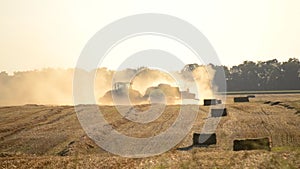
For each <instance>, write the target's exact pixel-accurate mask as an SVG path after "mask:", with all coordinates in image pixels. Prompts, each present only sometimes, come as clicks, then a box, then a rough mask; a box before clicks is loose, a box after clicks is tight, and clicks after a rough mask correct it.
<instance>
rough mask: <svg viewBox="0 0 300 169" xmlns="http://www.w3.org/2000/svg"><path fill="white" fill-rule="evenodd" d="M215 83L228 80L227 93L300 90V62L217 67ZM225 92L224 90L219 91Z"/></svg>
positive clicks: (289, 61)
mask: <svg viewBox="0 0 300 169" xmlns="http://www.w3.org/2000/svg"><path fill="white" fill-rule="evenodd" d="M212 67H213V68H214V69H215V71H216V72H215V76H214V83H216V84H217V83H218V80H220V79H223V78H221V77H224V74H225V78H226V83H227V91H268V90H300V62H299V59H297V58H290V59H288V61H285V62H278V60H277V59H273V60H268V61H258V62H253V61H244V62H243V63H242V64H239V65H237V66H232V67H227V66H216V65H212ZM219 91H224V89H219Z"/></svg>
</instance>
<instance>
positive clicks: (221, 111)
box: [211, 108, 227, 117]
mask: <svg viewBox="0 0 300 169" xmlns="http://www.w3.org/2000/svg"><path fill="white" fill-rule="evenodd" d="M222 116H227V109H226V108H224V109H211V117H222Z"/></svg>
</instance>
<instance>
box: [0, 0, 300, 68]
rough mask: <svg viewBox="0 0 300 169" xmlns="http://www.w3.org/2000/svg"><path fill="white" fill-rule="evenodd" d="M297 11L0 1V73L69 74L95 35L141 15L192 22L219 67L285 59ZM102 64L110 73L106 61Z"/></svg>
mask: <svg viewBox="0 0 300 169" xmlns="http://www.w3.org/2000/svg"><path fill="white" fill-rule="evenodd" d="M299 9H300V1H298V0H264V1H262V0H251V1H242V0H226V1H223V0H210V1H207V0H202V1H201V0H194V1H180V0H163V1H162V0H148V1H146V0H143V1H140V0H119V1H117V0H110V1H96V0H93V1H83V0H82V1H75V0H43V1H40V0H26V1H22V0H18V1H17V0H1V1H0V46H1V47H0V71H7V72H9V73H12V72H14V71H23V70H31V69H41V68H45V67H55V68H56V67H61V68H74V67H75V65H76V62H77V59H78V57H79V55H80V52H81V50H82V49H83V47H84V45H85V44H86V43H87V41H88V40H89V39H90V38H91V37H92V36H93V35H94V34H95V33H96V32H97V31H99V30H100V29H101V28H102V27H104V26H106V25H107V24H109V23H111V22H114V21H116V20H117V19H120V18H122V17H125V16H130V15H134V14H140V13H162V14H168V15H172V16H176V17H178V18H181V19H183V20H186V21H187V22H189V23H191V24H192V25H194V26H195V27H197V28H198V29H199V30H200V31H201V32H202V33H203V34H204V35H205V36H206V37H207V38H208V40H209V41H210V43H211V44H212V45H213V47H214V49H215V50H216V52H217V54H218V56H219V59H220V61H221V63H222V64H224V65H235V64H239V63H241V62H242V61H244V60H252V61H257V60H268V59H273V58H276V59H278V60H279V61H285V60H287V59H288V58H290V57H296V58H299V57H300V33H299V30H300V22H299V20H300V10H299ZM157 44H158V45H159V44H160V43H159V42H157V43H156V45H157ZM161 44H162V45H163V43H162V42H161ZM179 57H180V56H179ZM189 61H191V62H193V60H192V59H191V60H187V62H189ZM110 64H111V65H110ZM104 65H105V66H108V67H112V68H113V67H114V65H113V63H112V62H107V63H105V64H104Z"/></svg>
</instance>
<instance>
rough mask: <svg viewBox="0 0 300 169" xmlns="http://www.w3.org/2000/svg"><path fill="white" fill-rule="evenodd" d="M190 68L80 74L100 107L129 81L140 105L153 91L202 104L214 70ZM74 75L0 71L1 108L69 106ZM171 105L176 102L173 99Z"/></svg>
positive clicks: (52, 71)
mask: <svg viewBox="0 0 300 169" xmlns="http://www.w3.org/2000/svg"><path fill="white" fill-rule="evenodd" d="M192 65H194V66H192V67H193V68H192V69H190V67H188V68H186V67H185V68H184V69H182V70H181V71H178V72H171V73H170V74H169V73H166V72H163V71H160V70H158V69H150V68H145V67H143V68H138V69H125V70H121V71H114V70H109V69H107V68H99V69H97V70H93V71H91V72H86V71H84V70H80V71H81V72H83V73H84V74H86V75H88V76H94V95H95V100H96V101H97V102H98V103H99V104H112V102H111V100H110V101H108V100H109V99H110V97H111V95H112V93H113V92H114V91H113V90H112V89H113V84H114V83H116V82H131V87H130V91H129V93H131V94H129V95H130V97H129V98H130V100H133V101H134V102H136V103H140V104H143V103H148V100H149V98H148V97H149V95H151V90H153V91H154V89H155V90H160V91H162V92H163V94H164V95H165V96H166V97H168V99H169V100H170V98H174V99H178V95H179V94H178V91H179V90H180V91H186V90H189V92H191V93H194V94H195V95H196V97H195V98H196V99H199V101H200V103H202V102H201V101H202V100H203V99H204V98H213V97H214V96H213V93H214V92H213V91H214V88H213V86H212V79H213V77H214V69H212V68H211V67H210V66H199V65H195V64H192ZM74 72H75V69H52V68H48V69H42V70H33V71H24V72H15V73H14V74H13V75H8V74H7V73H6V72H1V73H0V105H1V106H4V105H23V104H50V105H72V104H73V91H72V90H73V76H74ZM164 84H165V85H164ZM159 86H160V87H159ZM162 86H164V88H162ZM175 88H178V89H175ZM147 90H148V91H147ZM167 91H168V92H167ZM172 91H176V93H172ZM147 92H148V93H147ZM104 97H105V99H102V100H104V101H102V102H101V98H104ZM172 102H173V103H177V102H176V101H174V100H173V101H172Z"/></svg>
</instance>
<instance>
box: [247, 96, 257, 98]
mask: <svg viewBox="0 0 300 169" xmlns="http://www.w3.org/2000/svg"><path fill="white" fill-rule="evenodd" d="M247 97H248V98H255V95H248V96H247Z"/></svg>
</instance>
